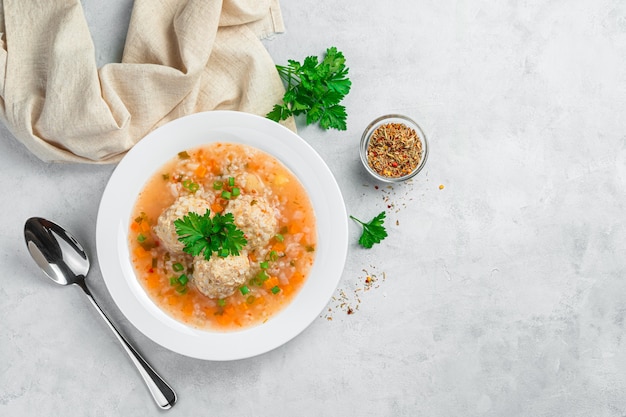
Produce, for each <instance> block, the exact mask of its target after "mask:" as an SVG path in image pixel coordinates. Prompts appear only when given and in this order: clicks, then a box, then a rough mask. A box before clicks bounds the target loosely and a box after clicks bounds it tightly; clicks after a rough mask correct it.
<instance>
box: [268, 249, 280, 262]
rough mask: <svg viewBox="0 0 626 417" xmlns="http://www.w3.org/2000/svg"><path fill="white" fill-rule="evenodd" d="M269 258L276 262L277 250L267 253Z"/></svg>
mask: <svg viewBox="0 0 626 417" xmlns="http://www.w3.org/2000/svg"><path fill="white" fill-rule="evenodd" d="M269 259H270V261H272V262H276V260H277V259H278V252H276V251H275V250H273V251H271V252H270V254H269Z"/></svg>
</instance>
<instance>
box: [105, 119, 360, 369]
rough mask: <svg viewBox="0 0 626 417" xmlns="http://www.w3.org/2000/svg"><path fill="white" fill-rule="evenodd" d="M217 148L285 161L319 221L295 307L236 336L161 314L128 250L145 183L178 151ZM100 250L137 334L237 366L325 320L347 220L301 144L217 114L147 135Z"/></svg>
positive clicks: (110, 203) (122, 179)
mask: <svg viewBox="0 0 626 417" xmlns="http://www.w3.org/2000/svg"><path fill="white" fill-rule="evenodd" d="M212 142H231V143H241V144H245V145H249V146H253V147H256V148H258V149H261V150H262V151H265V152H267V153H269V154H270V155H273V156H274V157H275V158H277V159H278V160H280V161H281V162H282V163H283V164H284V165H285V166H286V167H288V168H289V169H290V170H291V171H292V172H293V173H294V174H295V175H296V177H298V179H299V180H300V182H301V183H302V184H303V186H304V188H305V189H306V191H307V192H308V195H309V198H310V199H311V203H312V205H313V209H314V212H315V216H316V223H317V242H318V244H317V246H316V256H315V261H314V264H313V267H312V269H311V272H310V274H309V277H308V278H307V280H306V281H305V283H304V285H303V287H302V288H301V290H300V291H299V292H298V294H296V296H295V298H294V299H293V301H292V302H291V303H290V304H289V305H288V306H287V307H285V308H284V309H283V310H282V311H280V312H278V313H277V314H276V315H274V316H273V317H272V318H271V319H270V320H268V321H267V322H266V323H264V324H260V325H257V326H255V327H250V328H245V329H242V330H239V331H231V332H221V331H207V330H199V329H196V328H193V327H190V326H187V325H185V324H183V323H181V322H179V321H177V320H176V319H174V318H172V317H171V316H169V315H168V314H167V313H165V312H164V311H162V310H161V309H160V308H159V307H158V306H157V305H156V304H155V303H154V302H153V301H152V299H151V298H150V297H149V296H148V294H146V292H145V291H144V289H143V287H142V286H141V284H140V283H139V281H138V280H137V278H136V276H135V272H134V269H133V265H132V263H131V260H130V252H129V248H128V238H127V235H128V230H129V226H130V222H131V212H132V209H133V207H134V205H135V202H136V198H137V195H138V193H139V192H140V191H141V189H142V188H143V187H144V184H145V183H146V181H147V180H148V179H149V178H150V177H151V176H152V175H153V174H154V173H155V172H156V171H157V170H158V169H159V168H160V167H161V166H162V165H163V164H164V163H166V162H167V161H169V160H170V159H171V158H173V157H174V156H175V155H176V154H177V153H178V152H180V151H183V150H185V149H190V148H195V147H198V146H201V145H203V144H208V143H212ZM96 244H97V253H98V260H99V264H100V268H101V270H102V275H103V277H104V281H105V283H106V286H107V288H108V290H109V292H110V293H111V296H112V297H113V300H114V301H115V303H116V304H117V306H118V307H119V308H120V310H121V311H122V313H123V314H124V315H125V316H126V318H127V319H128V320H129V321H130V322H131V323H132V324H133V325H134V326H135V327H136V328H137V329H139V330H140V331H141V332H142V333H144V334H145V335H146V336H147V337H149V338H150V339H152V340H153V341H154V342H156V343H158V344H160V345H162V346H164V347H166V348H168V349H170V350H172V351H174V352H178V353H180V354H183V355H186V356H190V357H193V358H198V359H206V360H216V361H222V360H234V359H242V358H247V357H251V356H255V355H259V354H261V353H264V352H267V351H269V350H271V349H274V348H276V347H278V346H281V345H282V344H284V343H286V342H287V341H289V340H291V339H292V338H294V337H295V336H297V335H298V334H299V333H300V332H302V331H303V330H304V329H305V328H306V327H307V326H308V325H309V324H310V323H311V322H313V320H315V319H316V318H317V317H319V316H320V314H321V312H322V310H323V309H324V308H325V306H326V304H327V303H328V301H329V300H330V298H331V297H332V295H333V293H334V291H335V289H336V287H337V284H338V283H339V280H340V278H341V274H342V272H343V268H344V265H345V261H346V255H347V249H348V216H347V213H346V208H345V204H344V201H343V198H342V196H341V192H340V190H339V186H338V185H337V182H336V181H335V178H334V177H333V175H332V173H331V172H330V170H329V169H328V167H327V166H326V164H325V163H324V161H323V160H322V159H321V157H320V156H319V155H318V154H317V153H316V152H315V150H314V149H313V148H311V147H310V146H309V145H308V144H307V143H306V142H305V141H304V140H303V139H302V138H300V137H299V136H298V135H296V134H295V133H293V132H292V131H290V130H289V129H287V128H285V127H283V126H282V125H279V124H278V123H275V122H273V121H270V120H268V119H265V118H262V117H259V116H254V115H251V114H247V113H241V112H233V111H212V112H204V113H197V114H193V115H190V116H186V117H183V118H180V119H177V120H174V121H172V122H170V123H168V124H166V125H164V126H162V127H160V128H158V129H156V130H154V131H153V132H151V133H150V134H148V135H147V136H146V137H145V138H144V139H142V140H141V141H140V142H139V143H138V144H137V145H135V146H134V147H133V148H132V149H131V150H130V151H129V152H128V154H127V155H126V156H125V157H124V158H123V159H122V161H121V162H120V163H119V165H118V166H117V167H116V169H115V171H114V172H113V174H112V175H111V178H110V179H109V182H108V184H107V186H106V189H105V191H104V194H103V196H102V201H101V202H100V207H99V210H98V221H97V227H96Z"/></svg>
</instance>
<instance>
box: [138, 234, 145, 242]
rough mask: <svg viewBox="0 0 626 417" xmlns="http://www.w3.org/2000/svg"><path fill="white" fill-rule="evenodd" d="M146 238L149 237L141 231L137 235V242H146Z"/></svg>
mask: <svg viewBox="0 0 626 417" xmlns="http://www.w3.org/2000/svg"><path fill="white" fill-rule="evenodd" d="M146 239H147V237H146V236H145V235H144V234H143V233H139V234H138V235H137V242H139V243H143V242H145V241H146Z"/></svg>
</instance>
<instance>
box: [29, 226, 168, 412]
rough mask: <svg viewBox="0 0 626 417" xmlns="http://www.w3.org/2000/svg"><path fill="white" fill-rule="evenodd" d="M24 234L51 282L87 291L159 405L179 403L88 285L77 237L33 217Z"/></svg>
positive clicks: (86, 260)
mask: <svg viewBox="0 0 626 417" xmlns="http://www.w3.org/2000/svg"><path fill="white" fill-rule="evenodd" d="M24 237H25V239H26V246H28V251H29V252H30V254H31V256H32V257H33V259H34V260H35V262H37V265H39V267H40V268H41V269H42V270H43V272H45V273H46V275H47V276H48V277H49V278H50V279H52V281H54V282H56V283H57V284H61V285H70V284H76V285H77V286H79V287H80V288H81V289H82V290H83V291H84V292H85V294H87V297H88V298H89V300H90V301H91V304H93V306H94V307H95V308H96V310H98V313H100V315H101V316H102V318H103V319H104V321H106V322H107V324H108V325H109V328H110V329H111V330H112V331H113V333H114V334H115V336H116V337H117V339H118V340H119V341H120V343H121V344H122V346H123V347H124V350H126V353H128V356H129V357H130V359H131V360H132V362H133V363H134V364H135V366H136V367H137V370H138V371H139V373H140V374H141V376H142V377H143V380H144V381H145V383H146V385H147V386H148V389H149V390H150V393H151V394H152V397H153V398H154V400H155V401H156V403H157V405H158V406H159V407H161V408H162V409H169V408H171V407H172V406H173V405H174V404H175V403H176V393H175V392H174V390H172V388H170V386H169V385H167V383H166V382H165V381H164V380H163V379H162V378H161V377H160V376H159V375H158V374H157V373H156V372H155V371H154V370H153V369H152V368H151V367H150V365H148V363H147V362H146V361H145V360H144V359H143V358H142V357H141V355H139V353H137V351H136V350H135V349H134V348H133V347H132V346H131V345H130V343H128V341H127V340H126V339H125V338H124V336H122V335H121V334H120V332H119V331H118V330H117V329H116V328H115V326H114V325H113V323H111V320H109V318H108V317H107V316H106V314H104V312H103V311H102V309H101V308H100V306H99V305H98V304H97V303H96V300H94V298H93V296H92V295H91V292H90V291H89V289H88V288H87V285H86V284H85V277H86V276H87V272H89V258H88V257H87V253H85V251H84V249H83V247H82V246H81V245H80V243H78V241H77V240H76V239H75V238H74V236H72V235H71V234H70V233H69V232H67V231H65V229H63V228H62V227H61V226H59V225H57V224H55V223H53V222H51V221H49V220H46V219H42V218H40V217H33V218H30V219H28V220H27V221H26V225H25V226H24Z"/></svg>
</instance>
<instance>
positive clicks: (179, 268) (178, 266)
mask: <svg viewBox="0 0 626 417" xmlns="http://www.w3.org/2000/svg"><path fill="white" fill-rule="evenodd" d="M172 269H173V270H174V271H176V272H180V271H182V270H183V269H185V267H184V266H183V264H181V263H180V262H176V263H175V264H173V265H172Z"/></svg>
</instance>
